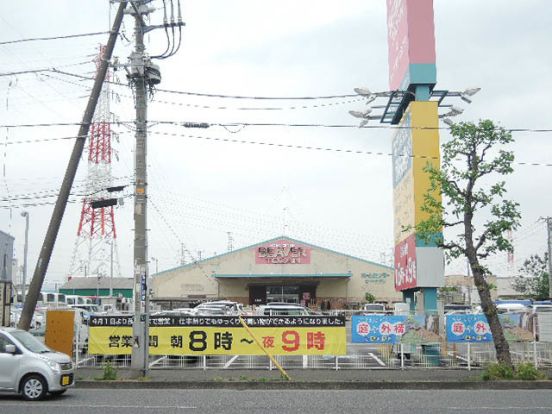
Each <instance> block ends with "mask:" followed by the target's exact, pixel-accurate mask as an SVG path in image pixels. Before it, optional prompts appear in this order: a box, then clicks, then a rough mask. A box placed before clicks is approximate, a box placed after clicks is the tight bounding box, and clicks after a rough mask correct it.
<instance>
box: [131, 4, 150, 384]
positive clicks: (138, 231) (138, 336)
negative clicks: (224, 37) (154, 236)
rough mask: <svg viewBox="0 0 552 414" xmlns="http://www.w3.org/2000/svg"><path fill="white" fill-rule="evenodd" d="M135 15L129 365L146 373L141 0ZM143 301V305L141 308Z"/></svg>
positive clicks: (144, 106)
mask: <svg viewBox="0 0 552 414" xmlns="http://www.w3.org/2000/svg"><path fill="white" fill-rule="evenodd" d="M132 7H133V11H132V15H133V16H134V37H135V46H134V51H133V52H132V54H131V55H130V64H131V69H130V79H131V81H132V85H133V87H134V93H135V96H136V101H135V109H136V135H135V138H136V152H135V181H136V182H135V191H134V284H135V289H134V323H133V326H132V332H133V335H134V346H133V347H132V359H131V367H132V368H133V369H136V370H141V371H142V374H143V375H144V376H145V375H146V373H147V371H148V368H149V363H148V361H147V359H148V352H147V348H148V345H149V344H148V342H149V326H148V325H149V320H148V319H149V318H148V307H149V306H148V305H149V303H148V292H147V290H148V288H147V281H148V266H147V259H146V258H147V250H148V243H147V233H146V232H147V230H146V225H147V210H146V209H147V169H146V155H147V148H146V144H147V142H146V139H147V125H146V123H147V109H148V107H147V89H146V88H147V79H146V57H145V54H144V51H145V46H144V30H145V26H144V21H143V17H142V16H143V15H146V14H147V13H148V12H147V7H146V4H145V2H144V1H142V0H140V1H134V2H133V3H132ZM142 304H143V307H142Z"/></svg>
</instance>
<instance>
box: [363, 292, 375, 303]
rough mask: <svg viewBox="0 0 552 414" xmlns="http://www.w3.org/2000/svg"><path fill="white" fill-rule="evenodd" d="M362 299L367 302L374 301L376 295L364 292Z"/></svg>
mask: <svg viewBox="0 0 552 414" xmlns="http://www.w3.org/2000/svg"><path fill="white" fill-rule="evenodd" d="M364 299H365V300H366V302H368V303H374V301H375V300H376V297H375V296H374V295H372V294H371V293H370V292H366V293H365V294H364Z"/></svg>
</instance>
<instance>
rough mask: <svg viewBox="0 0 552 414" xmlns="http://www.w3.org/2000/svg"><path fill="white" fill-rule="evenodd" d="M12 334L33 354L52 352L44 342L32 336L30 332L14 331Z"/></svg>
mask: <svg viewBox="0 0 552 414" xmlns="http://www.w3.org/2000/svg"><path fill="white" fill-rule="evenodd" d="M11 334H12V336H13V337H14V338H15V339H17V340H18V341H19V342H20V343H21V345H23V346H24V347H25V348H27V349H28V350H29V351H31V352H35V353H37V354H44V353H46V352H52V351H51V349H50V348H48V347H47V346H46V345H44V344H43V343H42V342H40V341H39V340H38V339H36V338H35V337H34V336H32V335H31V334H30V333H29V332H25V331H14V332H12V333H11Z"/></svg>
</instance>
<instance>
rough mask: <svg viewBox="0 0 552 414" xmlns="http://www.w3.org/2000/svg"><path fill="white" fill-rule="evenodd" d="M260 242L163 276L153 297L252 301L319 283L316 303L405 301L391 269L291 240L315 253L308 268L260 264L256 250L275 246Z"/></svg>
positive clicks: (156, 280) (157, 279)
mask: <svg viewBox="0 0 552 414" xmlns="http://www.w3.org/2000/svg"><path fill="white" fill-rule="evenodd" d="M281 239H283V238H278V239H273V240H269V241H267V242H262V243H259V244H257V245H254V246H251V247H249V248H244V249H240V250H236V251H234V252H231V253H226V254H223V255H220V256H215V257H212V258H208V259H205V260H202V261H201V262H199V263H195V264H189V265H184V266H181V267H178V268H175V269H172V270H168V271H164V272H161V273H159V274H157V275H156V276H154V278H153V296H154V298H158V299H178V298H187V297H190V296H191V297H205V298H213V297H221V298H222V297H224V298H228V299H234V300H239V299H241V300H240V301H241V302H244V303H248V301H249V287H248V286H249V285H250V284H275V285H277V284H280V282H282V281H283V284H301V283H304V284H306V283H317V284H318V286H317V289H316V297H317V301H318V302H320V301H321V300H325V299H328V300H332V301H339V302H364V301H365V294H366V292H369V293H371V294H372V295H374V296H375V297H376V300H377V301H385V302H394V301H401V300H402V295H401V293H400V292H396V291H395V288H394V279H393V269H392V268H390V267H387V266H383V265H379V264H376V263H372V262H368V261H365V260H362V259H357V258H355V257H352V256H348V255H345V254H340V253H337V252H334V251H331V250H326V249H323V248H320V247H317V246H314V245H309V244H308V243H304V242H301V241H298V240H293V239H288V238H286V239H288V240H290V241H291V242H294V243H296V244H298V245H303V246H306V247H310V248H311V258H310V263H309V264H304V263H302V264H257V263H255V254H256V248H257V247H258V246H261V245H265V244H267V243H270V242H272V241H275V240H281ZM349 273H350V275H351V276H350V277H347V278H339V279H336V278H326V277H318V278H313V277H311V278H308V276H309V275H311V276H312V275H316V274H349ZM217 274H218V275H267V276H268V275H271V276H273V277H274V278H263V277H258V278H257V277H255V278H244V279H234V278H232V279H228V278H220V279H218V281H217V279H216V277H215V275H217ZM279 274H293V275H298V278H297V279H295V280H294V279H292V278H285V279H280V278H275V276H277V275H279Z"/></svg>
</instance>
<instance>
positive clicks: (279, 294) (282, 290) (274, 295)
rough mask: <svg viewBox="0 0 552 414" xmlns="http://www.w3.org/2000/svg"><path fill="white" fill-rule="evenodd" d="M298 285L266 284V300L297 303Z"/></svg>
mask: <svg viewBox="0 0 552 414" xmlns="http://www.w3.org/2000/svg"><path fill="white" fill-rule="evenodd" d="M299 293H300V292H299V286H267V287H266V302H267V303H269V302H285V303H299Z"/></svg>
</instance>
